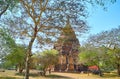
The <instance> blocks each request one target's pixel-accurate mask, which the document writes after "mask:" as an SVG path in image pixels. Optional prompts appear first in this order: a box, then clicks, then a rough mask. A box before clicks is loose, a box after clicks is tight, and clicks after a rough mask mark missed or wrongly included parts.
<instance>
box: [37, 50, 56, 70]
mask: <svg viewBox="0 0 120 79" xmlns="http://www.w3.org/2000/svg"><path fill="white" fill-rule="evenodd" d="M37 57H38V58H39V62H38V64H39V66H41V67H40V68H42V69H45V68H47V67H49V66H50V65H55V64H56V63H57V62H58V51H56V50H54V49H52V50H46V51H43V52H42V53H40V54H37Z"/></svg>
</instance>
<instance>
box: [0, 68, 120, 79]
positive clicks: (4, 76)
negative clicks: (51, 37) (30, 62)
mask: <svg viewBox="0 0 120 79" xmlns="http://www.w3.org/2000/svg"><path fill="white" fill-rule="evenodd" d="M0 79H24V73H22V74H19V73H17V72H16V71H13V70H6V71H5V72H0ZM30 79H120V77H118V76H117V73H116V72H111V73H105V74H104V75H103V77H100V76H98V75H93V74H89V75H88V74H83V73H62V72H61V73H60V72H53V73H52V74H51V75H47V76H46V77H43V76H41V75H40V74H38V72H36V71H35V70H31V72H30Z"/></svg>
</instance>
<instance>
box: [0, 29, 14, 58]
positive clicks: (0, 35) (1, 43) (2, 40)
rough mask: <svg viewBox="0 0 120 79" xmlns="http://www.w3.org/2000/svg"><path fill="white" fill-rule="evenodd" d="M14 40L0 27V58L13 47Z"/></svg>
mask: <svg viewBox="0 0 120 79" xmlns="http://www.w3.org/2000/svg"><path fill="white" fill-rule="evenodd" d="M15 45H16V44H15V41H14V39H13V38H12V36H11V35H10V33H9V32H8V30H6V29H2V28H0V50H1V51H0V58H1V59H3V58H4V57H5V56H6V55H7V54H9V53H10V52H11V51H12V50H13V48H14V47H15Z"/></svg>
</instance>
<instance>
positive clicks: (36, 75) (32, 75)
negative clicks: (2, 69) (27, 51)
mask: <svg viewBox="0 0 120 79" xmlns="http://www.w3.org/2000/svg"><path fill="white" fill-rule="evenodd" d="M15 75H19V76H24V75H25V73H16V74H15ZM29 76H31V77H38V76H40V75H39V74H36V73H30V74H29Z"/></svg>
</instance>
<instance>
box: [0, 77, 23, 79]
mask: <svg viewBox="0 0 120 79" xmlns="http://www.w3.org/2000/svg"><path fill="white" fill-rule="evenodd" d="M0 79H21V78H16V77H0Z"/></svg>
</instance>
